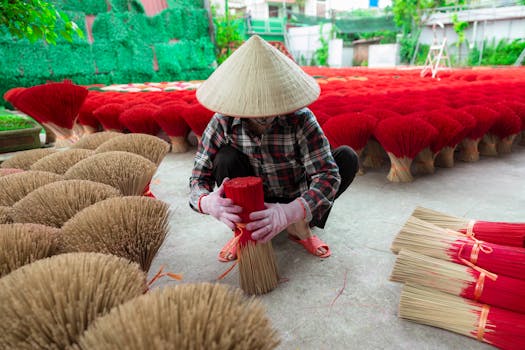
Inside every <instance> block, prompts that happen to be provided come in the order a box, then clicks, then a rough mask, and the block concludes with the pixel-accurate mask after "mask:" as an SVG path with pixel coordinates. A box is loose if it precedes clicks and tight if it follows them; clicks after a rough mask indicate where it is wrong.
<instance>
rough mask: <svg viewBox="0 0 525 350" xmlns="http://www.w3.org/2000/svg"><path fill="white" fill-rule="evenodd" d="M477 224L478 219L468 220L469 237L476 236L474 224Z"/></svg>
mask: <svg viewBox="0 0 525 350" xmlns="http://www.w3.org/2000/svg"><path fill="white" fill-rule="evenodd" d="M475 224H476V220H470V221H469V222H468V225H467V232H466V234H467V236H469V237H474V236H475V233H474V225H475Z"/></svg>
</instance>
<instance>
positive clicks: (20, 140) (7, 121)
mask: <svg viewBox="0 0 525 350" xmlns="http://www.w3.org/2000/svg"><path fill="white" fill-rule="evenodd" d="M41 130H42V126H40V124H38V123H37V122H35V121H34V120H33V119H30V118H28V117H23V116H20V115H16V114H12V113H9V112H8V111H5V110H0V153H6V152H14V151H22V150H26V149H32V148H39V147H41V146H42V145H41V143H40V136H39V135H40V131H41Z"/></svg>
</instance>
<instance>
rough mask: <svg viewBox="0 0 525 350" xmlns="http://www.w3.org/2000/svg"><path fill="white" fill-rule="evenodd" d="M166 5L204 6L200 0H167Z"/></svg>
mask: <svg viewBox="0 0 525 350" xmlns="http://www.w3.org/2000/svg"><path fill="white" fill-rule="evenodd" d="M166 2H167V4H168V7H170V8H171V7H178V6H180V7H199V8H203V7H204V2H203V1H202V0H167V1H166Z"/></svg>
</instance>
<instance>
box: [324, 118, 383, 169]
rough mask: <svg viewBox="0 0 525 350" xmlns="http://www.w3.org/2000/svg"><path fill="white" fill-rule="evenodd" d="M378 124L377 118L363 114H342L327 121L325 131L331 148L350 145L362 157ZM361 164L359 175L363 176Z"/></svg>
mask: <svg viewBox="0 0 525 350" xmlns="http://www.w3.org/2000/svg"><path fill="white" fill-rule="evenodd" d="M376 124H377V120H376V118H374V117H372V116H370V115H368V114H364V113H361V112H350V113H342V114H339V115H337V116H335V117H332V118H330V119H329V120H327V121H326V123H325V124H324V125H323V131H324V133H325V135H326V137H327V138H328V141H329V142H330V146H331V147H333V148H337V147H339V146H342V145H348V146H350V147H352V148H353V149H354V150H355V151H356V153H357V155H358V156H359V157H361V154H362V153H363V149H364V148H365V146H366V144H367V142H368V140H369V139H370V136H371V135H372V133H373V132H374V128H375V126H376ZM359 163H360V164H359V174H361V175H362V174H364V169H363V167H362V165H361V161H360V162H359Z"/></svg>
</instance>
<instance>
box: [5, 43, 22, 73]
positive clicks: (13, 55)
mask: <svg viewBox="0 0 525 350" xmlns="http://www.w3.org/2000/svg"><path fill="white" fill-rule="evenodd" d="M16 47H17V45H16V44H14V43H13V44H5V43H0V57H2V64H0V74H1V75H2V77H5V76H8V77H9V76H17V75H20V74H22V70H21V61H20V56H19V53H18V52H17V50H16Z"/></svg>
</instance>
